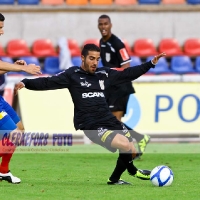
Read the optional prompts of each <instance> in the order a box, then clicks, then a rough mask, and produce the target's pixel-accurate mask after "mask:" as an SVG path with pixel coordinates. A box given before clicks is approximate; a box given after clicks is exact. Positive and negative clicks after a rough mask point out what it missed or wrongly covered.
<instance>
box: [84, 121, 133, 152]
mask: <svg viewBox="0 0 200 200" xmlns="http://www.w3.org/2000/svg"><path fill="white" fill-rule="evenodd" d="M83 131H84V133H85V135H86V136H87V137H88V138H89V139H90V140H91V141H92V142H94V143H96V144H99V145H101V146H102V147H104V148H106V149H108V150H109V151H111V152H113V153H114V152H116V151H117V149H115V148H113V147H111V142H112V140H113V138H114V137H115V136H116V134H122V135H124V136H125V137H127V138H128V140H129V141H130V142H132V141H133V139H132V137H131V135H130V133H129V130H128V129H127V128H126V127H125V126H124V124H123V123H121V122H120V121H118V120H117V119H116V118H113V119H112V120H110V121H103V122H97V123H96V124H94V125H89V126H88V127H85V128H84V130H83Z"/></svg>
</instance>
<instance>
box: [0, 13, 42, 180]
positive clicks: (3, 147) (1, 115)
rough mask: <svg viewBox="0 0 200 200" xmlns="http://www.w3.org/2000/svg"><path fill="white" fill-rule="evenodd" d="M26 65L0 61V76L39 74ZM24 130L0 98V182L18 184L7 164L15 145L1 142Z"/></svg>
mask: <svg viewBox="0 0 200 200" xmlns="http://www.w3.org/2000/svg"><path fill="white" fill-rule="evenodd" d="M4 20H5V17H4V16H3V15H2V14H1V13H0V35H3V33H4V31H3V27H4ZM24 65H26V63H25V62H24V61H22V60H19V61H16V62H15V64H10V63H6V62H2V61H1V60H0V75H1V76H2V75H4V74H5V73H7V72H10V71H16V72H19V71H25V72H27V73H29V74H34V75H37V74H40V73H41V72H40V67H39V66H35V65H32V64H30V65H27V66H24ZM21 130H24V127H23V124H22V122H21V121H20V118H19V116H18V115H17V113H16V112H15V111H14V109H13V108H12V107H11V106H10V105H9V104H8V103H7V102H6V101H5V100H4V99H3V97H2V96H0V157H1V159H2V160H1V163H0V181H2V180H5V181H8V182H9V183H15V184H16V183H20V182H21V180H20V178H18V177H15V176H13V175H12V173H11V172H10V170H9V163H10V160H11V158H12V155H13V153H14V151H15V148H16V146H15V144H14V143H13V142H11V141H10V140H9V139H8V138H6V139H4V140H2V138H3V137H4V136H5V134H6V133H8V134H10V135H12V133H13V132H17V133H19V132H21Z"/></svg>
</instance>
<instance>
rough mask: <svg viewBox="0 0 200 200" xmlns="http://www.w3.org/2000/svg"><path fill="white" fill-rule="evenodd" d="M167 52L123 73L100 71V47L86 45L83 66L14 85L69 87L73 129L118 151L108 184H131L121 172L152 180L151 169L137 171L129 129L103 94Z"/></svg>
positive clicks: (83, 53)
mask: <svg viewBox="0 0 200 200" xmlns="http://www.w3.org/2000/svg"><path fill="white" fill-rule="evenodd" d="M163 56H165V54H164V53H162V54H159V55H157V56H155V57H154V58H153V60H152V61H149V62H147V63H144V64H142V65H139V66H135V67H132V68H131V67H130V68H127V69H124V70H123V71H117V70H113V69H110V68H109V67H103V68H97V66H98V61H99V59H100V48H99V47H98V46H96V45H94V44H87V45H85V46H84V47H83V49H82V52H81V60H82V63H81V67H78V66H74V67H71V68H69V69H67V70H65V71H63V72H61V73H59V74H57V75H54V76H51V77H41V78H36V79H23V80H22V81H21V82H19V83H18V84H16V86H15V94H16V93H17V91H18V90H19V89H21V88H23V87H25V88H27V89H29V90H40V91H41V90H55V89H62V88H68V89H69V92H70V94H71V97H72V100H73V103H74V126H75V128H76V130H78V129H80V130H83V131H84V133H85V135H86V136H87V137H88V138H89V139H90V140H91V141H93V142H94V143H96V144H99V145H101V146H102V147H104V148H106V149H108V150H109V151H111V152H116V151H117V150H119V157H118V159H117V163H116V166H115V169H114V171H113V173H112V174H111V176H110V177H109V180H108V181H107V184H111V185H113V184H114V185H121V184H130V183H128V182H126V181H123V180H121V179H120V177H121V175H122V173H123V172H124V171H125V170H127V171H128V173H129V174H130V175H131V176H133V177H136V178H139V179H142V180H149V179H150V171H149V170H141V169H137V168H136V167H135V166H134V164H133V159H132V153H133V152H135V148H134V145H133V142H132V137H131V135H130V133H129V131H128V129H127V128H126V127H125V126H124V125H123V124H122V123H121V122H120V121H119V120H117V119H116V117H115V116H113V114H112V113H111V111H110V109H109V107H108V104H107V102H106V99H105V95H104V91H105V90H106V89H107V88H108V87H110V86H112V85H117V84H121V83H124V82H130V81H131V80H135V79H137V78H138V77H140V76H141V75H143V74H145V73H146V72H147V71H148V70H149V69H150V68H152V67H155V64H156V63H157V62H158V60H159V58H161V57H163Z"/></svg>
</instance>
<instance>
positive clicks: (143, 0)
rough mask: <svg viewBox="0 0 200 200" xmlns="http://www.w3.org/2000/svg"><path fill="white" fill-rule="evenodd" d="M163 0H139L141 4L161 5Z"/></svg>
mask: <svg viewBox="0 0 200 200" xmlns="http://www.w3.org/2000/svg"><path fill="white" fill-rule="evenodd" d="M160 2H161V0H138V3H139V4H160Z"/></svg>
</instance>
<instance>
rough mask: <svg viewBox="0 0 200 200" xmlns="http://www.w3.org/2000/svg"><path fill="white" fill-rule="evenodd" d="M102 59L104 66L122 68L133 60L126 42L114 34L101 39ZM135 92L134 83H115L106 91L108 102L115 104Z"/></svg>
mask: <svg viewBox="0 0 200 200" xmlns="http://www.w3.org/2000/svg"><path fill="white" fill-rule="evenodd" d="M100 48H101V54H100V56H101V60H102V63H103V65H104V66H106V67H110V68H115V67H118V68H120V67H121V66H122V65H124V64H126V63H129V62H131V58H130V56H129V55H128V53H127V50H126V48H125V45H124V43H123V42H122V41H121V40H120V39H119V38H118V37H117V36H115V35H114V34H112V35H111V37H110V38H109V39H108V40H107V41H106V42H104V41H103V40H102V39H101V40H100ZM132 93H135V90H134V88H133V86H132V83H131V82H129V83H123V84H121V85H113V87H110V88H109V89H108V90H107V91H106V98H107V102H108V104H109V105H110V104H114V102H115V101H116V100H117V99H120V98H123V97H125V96H127V95H129V94H132Z"/></svg>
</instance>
